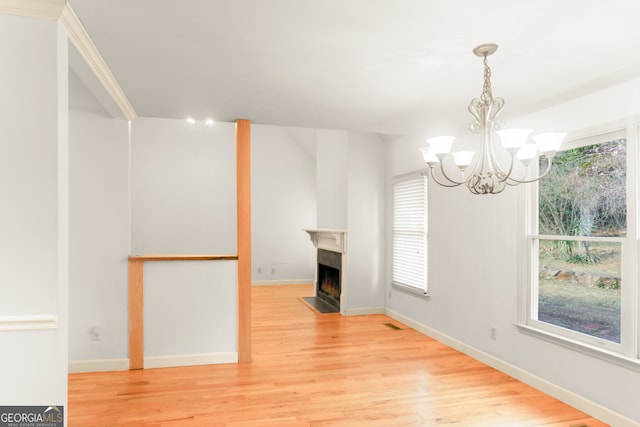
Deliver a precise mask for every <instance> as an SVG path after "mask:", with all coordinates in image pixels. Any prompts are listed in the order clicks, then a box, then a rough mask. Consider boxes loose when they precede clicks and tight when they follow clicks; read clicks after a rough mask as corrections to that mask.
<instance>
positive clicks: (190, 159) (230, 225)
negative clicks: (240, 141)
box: [131, 117, 236, 254]
mask: <svg viewBox="0 0 640 427" xmlns="http://www.w3.org/2000/svg"><path fill="white" fill-rule="evenodd" d="M131 141H132V142H131V171H132V178H131V194H132V235H131V240H132V249H131V250H132V253H133V254H154V253H155V254H198V253H199V254H211V253H213V254H235V253H236V175H235V173H236V172H235V171H236V162H235V126H234V124H232V123H216V124H215V125H214V126H206V125H204V124H203V123H196V124H190V123H188V122H187V121H186V120H170V119H154V118H144V117H139V118H137V119H136V120H135V121H133V122H132V131H131Z"/></svg>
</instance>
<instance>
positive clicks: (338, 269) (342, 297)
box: [304, 229, 347, 315]
mask: <svg viewBox="0 0 640 427" xmlns="http://www.w3.org/2000/svg"><path fill="white" fill-rule="evenodd" d="M304 231H306V232H307V233H309V236H310V237H311V241H312V242H313V245H314V246H315V247H316V249H317V250H316V254H317V255H316V256H317V262H316V277H315V286H314V295H313V297H305V298H304V300H305V301H306V302H307V303H309V304H310V305H311V306H312V307H314V308H315V309H316V310H318V311H320V312H322V313H337V312H340V313H342V314H343V315H346V311H347V309H346V307H347V304H346V294H347V292H346V290H347V288H346V285H347V280H346V276H345V274H344V269H345V266H346V265H347V264H346V254H347V244H346V243H347V242H346V240H347V232H346V231H345V230H333V229H305V230H304Z"/></svg>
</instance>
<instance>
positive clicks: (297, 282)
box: [251, 279, 313, 286]
mask: <svg viewBox="0 0 640 427" xmlns="http://www.w3.org/2000/svg"><path fill="white" fill-rule="evenodd" d="M273 285H313V279H298V280H253V281H252V282H251V286H273Z"/></svg>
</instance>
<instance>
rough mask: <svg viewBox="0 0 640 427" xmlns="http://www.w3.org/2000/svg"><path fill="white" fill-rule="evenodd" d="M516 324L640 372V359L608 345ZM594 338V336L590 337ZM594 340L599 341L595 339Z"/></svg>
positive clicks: (551, 339) (561, 344)
mask: <svg viewBox="0 0 640 427" xmlns="http://www.w3.org/2000/svg"><path fill="white" fill-rule="evenodd" d="M515 326H516V327H517V328H518V330H519V331H520V332H522V333H525V334H527V335H531V336H532V337H536V338H541V339H543V340H545V341H548V342H550V343H553V344H556V345H560V346H562V347H565V348H568V349H570V350H574V351H578V352H580V353H582V354H586V355H588V356H591V357H597V358H598V359H600V360H604V361H605V362H610V363H615V364H616V365H618V366H622V367H623V368H627V369H631V370H634V371H638V372H640V360H638V359H633V358H630V357H625V356H624V355H623V354H621V353H616V352H615V351H612V350H609V349H607V348H606V347H596V346H595V345H589V344H587V343H585V342H584V341H578V340H573V339H571V338H569V337H566V336H563V335H559V334H554V333H553V332H549V331H545V330H544V329H541V328H539V327H536V326H531V325H527V324H521V323H515ZM590 338H592V337H590ZM593 341H594V342H596V343H597V342H598V341H596V340H593Z"/></svg>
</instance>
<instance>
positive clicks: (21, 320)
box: [0, 314, 58, 331]
mask: <svg viewBox="0 0 640 427" xmlns="http://www.w3.org/2000/svg"><path fill="white" fill-rule="evenodd" d="M55 329H58V316H56V315H54V314H30V315H26V316H2V317H0V331H42V330H55Z"/></svg>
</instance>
